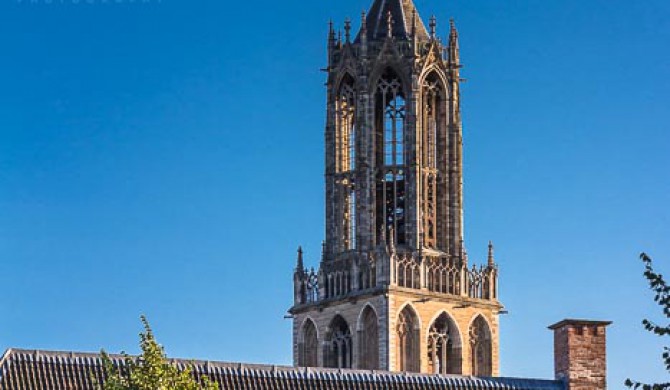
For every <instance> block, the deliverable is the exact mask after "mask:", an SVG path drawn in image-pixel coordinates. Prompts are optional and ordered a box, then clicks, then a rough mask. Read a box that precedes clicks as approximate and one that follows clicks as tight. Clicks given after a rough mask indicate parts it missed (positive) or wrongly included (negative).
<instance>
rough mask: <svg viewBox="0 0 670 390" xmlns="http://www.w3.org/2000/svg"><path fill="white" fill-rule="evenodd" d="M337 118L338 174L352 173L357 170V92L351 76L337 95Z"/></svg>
mask: <svg viewBox="0 0 670 390" xmlns="http://www.w3.org/2000/svg"><path fill="white" fill-rule="evenodd" d="M335 117H336V121H337V138H338V140H337V167H338V172H350V171H353V170H355V169H356V92H355V90H354V85H353V79H352V78H351V76H349V75H347V76H346V77H345V78H344V80H343V81H342V85H341V86H340V90H339V92H338V94H337V99H336V104H335Z"/></svg>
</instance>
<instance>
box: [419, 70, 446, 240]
mask: <svg viewBox="0 0 670 390" xmlns="http://www.w3.org/2000/svg"><path fill="white" fill-rule="evenodd" d="M444 101H445V100H444V88H442V84H441V82H440V81H439V79H438V78H437V76H436V75H435V74H431V75H429V77H427V78H426V80H425V81H424V83H423V85H422V91H421V130H422V131H421V189H422V191H421V219H422V239H423V245H424V246H426V247H428V248H435V247H436V245H437V219H438V210H437V208H438V201H437V195H438V194H437V180H438V175H439V171H438V167H439V162H438V153H437V151H438V150H442V149H443V148H444V147H443V144H442V143H441V142H440V140H441V139H443V138H444V137H443V136H442V135H443V133H444V121H443V119H442V118H444Z"/></svg>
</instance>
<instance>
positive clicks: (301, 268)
mask: <svg viewBox="0 0 670 390" xmlns="http://www.w3.org/2000/svg"><path fill="white" fill-rule="evenodd" d="M296 269H297V270H298V272H302V271H303V270H304V269H305V266H304V264H303V261H302V246H299V247H298V264H297V266H296Z"/></svg>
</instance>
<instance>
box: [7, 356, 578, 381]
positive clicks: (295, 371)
mask: <svg viewBox="0 0 670 390" xmlns="http://www.w3.org/2000/svg"><path fill="white" fill-rule="evenodd" d="M111 358H112V359H113V361H114V362H115V363H116V364H123V358H122V356H120V355H112V356H111ZM172 361H173V362H174V363H175V364H176V365H177V366H178V367H179V368H186V367H191V368H192V370H193V374H194V376H196V378H201V377H203V376H205V375H206V376H208V377H209V378H210V379H212V380H213V381H215V382H217V383H218V384H219V386H220V388H221V389H222V390H233V389H234V390H266V389H267V390H307V389H309V390H312V389H315V390H377V389H379V390H382V389H383V390H433V389H434V390H437V389H445V390H446V389H455V390H456V389H458V390H461V389H462V390H479V389H482V390H484V389H486V390H494V389H496V390H497V389H500V390H564V389H565V387H564V385H563V382H560V381H552V380H538V379H518V378H476V377H468V376H442V375H425V374H412V373H395V372H387V371H369V370H368V371H363V370H338V369H325V368H296V367H286V366H274V365H258V364H243V363H224V362H209V361H199V360H195V361H192V360H186V359H174V360H172ZM102 380H103V367H102V359H101V358H100V355H99V354H95V353H76V352H53V351H39V350H21V349H9V350H7V352H5V354H4V355H3V357H2V360H0V390H10V389H11V390H56V389H67V390H95V389H97V388H96V381H97V382H98V383H99V382H101V381H102Z"/></svg>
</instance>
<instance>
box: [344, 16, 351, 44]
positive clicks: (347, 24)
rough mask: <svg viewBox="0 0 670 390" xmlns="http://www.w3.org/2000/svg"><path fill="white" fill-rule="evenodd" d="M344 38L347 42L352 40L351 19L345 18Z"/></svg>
mask: <svg viewBox="0 0 670 390" xmlns="http://www.w3.org/2000/svg"><path fill="white" fill-rule="evenodd" d="M344 37H345V38H344V39H345V40H346V42H347V43H349V42H351V19H349V18H346V19H345V20H344Z"/></svg>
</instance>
